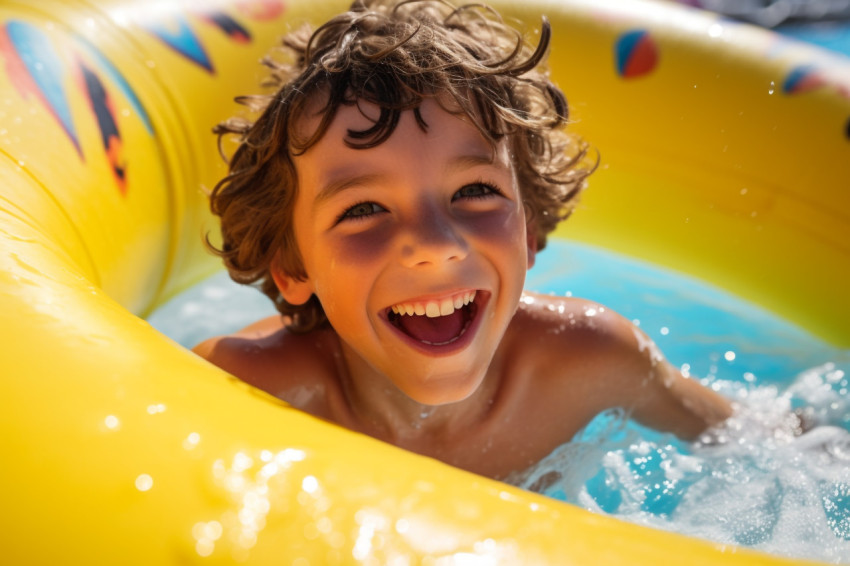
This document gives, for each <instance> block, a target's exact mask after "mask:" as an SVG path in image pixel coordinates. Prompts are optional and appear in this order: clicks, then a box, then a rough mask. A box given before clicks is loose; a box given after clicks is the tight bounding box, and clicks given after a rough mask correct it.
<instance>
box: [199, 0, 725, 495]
mask: <svg viewBox="0 0 850 566" xmlns="http://www.w3.org/2000/svg"><path fill="white" fill-rule="evenodd" d="M548 42H549V26H548V24H547V23H546V22H545V21H544V25H543V31H542V33H541V39H540V42H539V44H538V45H537V47H536V48H532V47H531V46H529V45H528V44H526V43H525V42H523V41H522V39H521V38H520V36H519V35H518V33H517V32H515V31H514V30H513V29H512V28H510V27H508V26H506V25H504V24H503V23H502V22H501V21H500V20H499V18H498V17H497V16H496V15H495V14H494V13H493V12H492V11H489V10H487V9H485V8H481V7H480V6H479V7H474V6H467V7H461V8H459V9H454V8H452V7H451V6H449V5H448V4H446V3H442V2H432V1H413V2H386V1H374V2H368V1H367V2H355V4H354V5H353V6H352V8H351V9H350V10H349V11H348V12H346V13H345V14H342V15H340V16H338V17H337V18H334V19H333V20H331V21H330V22H328V23H327V24H325V25H324V26H322V27H321V28H319V29H318V30H317V31H316V32H315V33H314V34H313V35H312V36H306V35H303V34H293V35H290V36H288V37H287V38H286V39H285V40H284V44H285V45H286V46H287V47H288V48H289V49H291V50H292V51H294V53H295V62H294V63H293V64H292V65H288V66H284V65H278V64H274V63H269V64H270V66H272V67H273V77H274V79H275V80H277V81H278V85H279V87H280V88H279V91H278V92H277V93H276V94H275V95H274V96H272V97H268V98H266V99H264V100H263V101H262V105H261V106H262V109H263V113H262V115H261V116H260V118H259V119H258V120H257V121H256V122H253V123H249V122H240V121H233V122H230V123H228V124H226V125H224V126H223V127H222V128H221V129H220V132H223V133H226V132H236V133H239V134H241V135H242V140H243V141H242V143H241V145H240V147H239V149H238V150H237V152H236V153H235V155H234V156H233V158H232V160H231V163H230V175H229V176H228V177H227V178H225V179H224V180H223V181H222V182H221V183H220V184H219V185H218V186H217V187H216V188H215V190H214V191H213V194H212V197H211V198H212V200H211V203H212V210H213V212H215V213H216V214H218V215H219V216H221V219H222V235H223V246H222V249H221V250H219V253H220V254H221V255H222V257H223V258H224V260H225V264H226V265H227V267H228V269H229V270H230V273H231V276H232V277H233V278H234V279H235V280H237V281H239V282H243V283H251V282H259V283H260V285H261V287H262V289H263V290H264V292H266V294H268V295H269V296H270V297H271V298H272V299H273V300H274V301H275V303H276V305H277V306H278V309H279V310H280V312H281V313H282V315H283V316H276V317H272V318H269V319H266V320H263V321H259V322H257V323H255V324H253V325H251V326H249V327H248V328H246V329H244V330H242V331H240V332H238V333H236V334H235V335H232V336H226V337H218V338H213V339H211V340H208V341H206V342H204V343H202V344H200V345H199V346H197V347H196V348H195V351H196V352H197V353H199V354H200V355H202V356H203V357H205V358H207V359H208V360H210V361H211V362H212V363H214V364H216V365H218V366H220V367H222V368H223V369H225V370H227V371H229V372H230V373H232V374H234V375H236V376H237V377H239V378H241V379H242V380H244V381H246V382H248V383H250V384H252V385H254V386H256V387H258V388H260V389H263V390H265V391H267V392H269V393H271V394H272V395H275V396H277V397H279V398H281V399H283V400H286V401H288V402H289V403H291V404H292V405H294V406H295V407H297V408H300V409H302V410H304V411H307V412H309V413H312V414H314V415H316V416H318V417H321V418H325V419H328V420H331V421H333V422H336V423H339V424H341V425H343V426H346V427H348V428H350V429H353V430H356V431H360V432H363V433H365V434H368V435H371V436H373V437H375V438H378V439H381V440H384V441H387V442H390V443H393V444H395V445H397V446H400V447H402V448H405V449H408V450H411V451H414V452H417V453H420V454H425V455H429V456H432V457H435V458H438V459H440V460H443V461H445V462H447V463H449V464H452V465H455V466H458V467H461V468H464V469H467V470H470V471H473V472H477V473H480V474H484V475H488V476H491V477H495V478H504V477H506V476H507V475H509V474H510V473H511V472H517V471H522V470H524V469H526V468H527V467H529V466H530V465H532V464H534V463H535V462H537V461H538V460H540V459H541V458H543V457H544V456H546V455H547V454H548V453H549V452H551V451H552V450H553V449H554V448H556V447H557V446H559V445H561V444H563V443H565V442H568V441H569V440H570V439H571V438H572V437H573V435H574V434H575V433H576V432H577V431H579V430H580V429H581V428H582V427H583V426H585V425H586V424H587V423H588V422H589V421H590V420H591V419H592V418H593V417H594V416H595V415H596V414H598V413H599V412H601V411H604V410H606V409H609V408H614V407H622V408H625V409H626V410H628V411H629V412H630V414H631V416H632V417H633V418H635V419H637V420H638V421H640V422H642V423H644V424H646V425H649V426H652V427H655V428H659V429H662V430H668V431H671V432H674V433H676V434H678V435H680V436H683V437H686V438H692V437H695V436H696V435H698V434H699V433H701V432H702V431H704V430H705V429H706V428H707V427H710V426H712V425H715V424H718V423H720V422H721V421H723V420H724V419H726V418H727V417H728V416H729V415H730V414H731V409H730V406H729V404H728V403H727V402H726V401H725V400H724V399H723V398H722V397H719V396H718V395H716V394H715V393H713V392H712V391H710V390H707V389H705V388H703V387H702V386H701V385H699V384H698V383H697V382H695V381H691V380H688V379H686V378H685V377H683V376H682V375H681V373H680V372H679V371H678V370H676V369H675V368H673V367H672V366H671V365H670V364H668V363H667V362H666V361H664V359H663V357H662V356H661V354H660V353H659V352H658V350H657V349H656V348H655V346H654V345H653V344H652V342H651V341H650V340H649V339H648V338H647V337H646V336H645V335H643V334H642V333H641V332H640V331H639V330H637V329H636V328H634V327H633V325H632V324H631V323H630V322H628V321H626V320H625V319H623V318H622V317H620V316H619V315H617V314H615V313H613V312H612V311H610V310H607V309H605V308H604V307H602V306H599V305H596V304H594V303H590V302H588V301H584V300H581V299H574V298H555V297H548V296H547V297H544V296H539V295H535V294H532V293H524V291H523V285H524V282H525V273H526V270H527V269H528V268H529V267H530V266H531V265H532V264H533V262H534V257H535V254H536V253H538V251H539V250H541V249H542V248H543V247H544V246H545V243H546V236H547V234H548V233H549V232H550V231H551V230H552V229H553V228H554V227H555V225H556V224H557V223H558V222H559V221H560V220H562V219H564V218H565V217H566V216H567V215H568V214H569V213H570V211H571V210H572V209H573V207H574V206H575V199H576V197H577V195H578V193H579V192H580V190H581V189H582V188H583V186H584V182H585V181H584V180H585V177H586V176H587V175H588V174H589V172H590V170H592V166H587V165H586V164H585V161H586V160H585V146H584V145H583V144H582V143H581V142H580V140H578V139H576V138H574V137H572V136H569V135H568V134H566V133H565V132H564V125H565V123H566V118H567V106H566V101H565V99H564V97H563V94H561V92H560V91H559V90H557V88H556V87H554V85H552V83H551V82H550V81H549V79H548V77H547V75H546V73H545V71H544V70H542V69H541V66H540V64H541V61H542V60H543V59H544V57H545V53H546V50H547V48H548Z"/></svg>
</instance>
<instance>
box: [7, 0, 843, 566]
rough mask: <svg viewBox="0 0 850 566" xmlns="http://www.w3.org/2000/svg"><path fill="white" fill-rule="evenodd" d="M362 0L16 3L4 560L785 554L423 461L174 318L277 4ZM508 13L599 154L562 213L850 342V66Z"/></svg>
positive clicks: (651, 30) (619, 18)
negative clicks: (542, 26) (254, 371)
mask: <svg viewBox="0 0 850 566" xmlns="http://www.w3.org/2000/svg"><path fill="white" fill-rule="evenodd" d="M345 3H346V2H345V0H334V1H330V0H311V1H309V2H308V1H306V0H299V1H297V2H296V1H292V2H290V1H287V0H231V1H229V2H190V1H186V2H141V1H137V2H131V1H125V2H121V1H118V0H115V1H109V0H100V1H98V2H86V1H84V0H73V1H72V0H42V1H40V2H38V3H32V2H30V1H29V0H5V1H4V2H3V3H2V5H0V58H1V59H2V62H3V68H2V71H0V152H2V156H0V317H2V324H0V344H2V356H0V374H2V379H0V400H1V401H0V403H2V410H0V434H2V439H3V440H2V466H0V485H2V490H3V496H2V506H0V507H1V508H2V512H1V513H0V533H2V535H0V536H2V545H0V562H2V563H4V564H195V563H197V564H229V563H233V562H234V561H236V562H241V561H247V562H249V563H251V564H286V565H290V564H291V565H296V566H299V565H309V564H313V565H318V564H435V565H438V564H439V565H442V564H586V565H600V564H605V565H610V564H630V565H637V564H646V565H650V564H653V565H655V564H681V563H683V562H684V561H686V562H687V563H688V564H693V565H698V564H742V565H743V564H746V565H752V564H780V563H782V561H781V560H780V559H777V558H773V557H768V556H764V555H759V554H755V553H752V552H749V551H745V550H742V549H737V548H730V547H718V546H716V545H712V544H708V543H705V542H701V541H698V540H692V539H688V538H684V537H680V536H677V535H673V534H669V533H663V532H658V531H653V530H649V529H645V528H642V527H638V526H634V525H630V524H625V523H622V522H620V521H617V520H614V519H610V518H606V517H602V516H598V515H592V514H590V513H587V512H585V511H583V510H580V509H577V508H574V507H571V506H568V505H565V504H561V503H559V502H556V501H552V500H548V499H545V498H542V497H539V496H535V495H533V494H529V493H525V492H522V491H519V490H517V489H514V488H511V487H508V486H506V485H503V484H500V483H497V482H494V481H490V480H486V479H483V478H480V477H477V476H474V475H471V474H468V473H464V472H461V471H458V470H455V469H452V468H450V467H448V466H446V465H443V464H440V463H438V462H435V461H432V460H429V459H426V458H423V457H419V456H415V455H412V454H408V453H404V452H402V451H400V450H397V449H394V448H393V447H390V446H387V445H384V444H382V443H379V442H377V441H374V440H371V439H369V438H366V437H363V436H360V435H357V434H354V433H351V432H348V431H345V430H341V429H339V428H337V427H334V426H332V425H329V424H326V423H324V422H321V421H319V420H317V419H314V418H311V417H309V416H307V415H305V414H302V413H300V412H298V411H295V410H293V409H290V408H288V407H286V406H284V405H283V404H282V403H280V402H276V401H274V400H273V399H271V398H270V397H268V396H266V395H263V394H260V393H257V392H256V391H253V390H250V389H249V388H248V387H246V386H244V385H243V384H241V383H239V382H237V381H236V380H234V379H233V378H231V377H229V376H227V375H226V374H224V373H222V372H221V371H219V370H217V369H215V368H213V367H211V366H210V365H208V364H207V363H205V362H204V361H202V360H200V359H198V358H197V357H195V356H194V355H193V354H191V353H190V352H188V351H186V350H185V349H183V348H181V347H179V346H177V345H176V344H174V343H173V342H172V341H170V340H169V339H167V338H166V337H164V336H162V335H161V334H159V333H158V332H156V331H155V330H153V329H152V328H151V327H150V326H149V325H148V324H147V323H146V322H144V320H143V319H141V318H139V316H143V315H144V314H145V313H147V312H150V311H151V310H152V309H153V308H155V307H156V305H158V304H161V303H162V302H164V301H165V300H166V299H168V298H170V297H171V296H173V295H174V294H175V293H176V292H178V291H180V290H182V289H184V288H186V287H187V286H188V285H190V284H193V283H195V282H197V281H198V280H199V279H200V278H202V277H203V276H205V275H207V274H209V273H210V272H211V271H212V270H214V269H216V266H217V264H216V261H215V259H213V258H212V257H210V256H209V255H207V254H205V253H204V251H203V247H202V245H201V239H202V235H203V234H204V233H205V232H206V231H207V230H209V229H210V228H211V227H212V224H211V220H210V219H209V217H208V215H207V213H206V203H205V197H204V192H203V191H204V188H205V187H211V186H212V185H213V184H214V183H215V182H216V180H217V179H218V178H219V177H221V175H222V174H223V173H224V165H223V163H222V162H221V160H220V158H219V157H218V153H217V150H216V147H215V140H214V139H213V137H212V136H211V134H210V133H209V132H210V128H211V126H212V125H213V124H215V123H216V122H218V121H220V120H221V119H223V118H226V117H228V116H230V115H231V114H232V113H234V112H235V105H234V104H233V103H232V99H233V97H234V96H236V95H239V94H244V93H248V92H253V91H254V90H255V89H256V85H257V84H258V83H259V81H260V79H261V78H262V69H261V67H260V66H259V65H257V64H255V61H258V60H259V58H260V57H261V56H262V54H264V53H265V52H266V51H267V49H268V48H269V46H270V45H272V44H273V43H274V41H275V39H276V38H277V37H278V36H279V35H280V34H281V32H282V30H283V29H284V28H285V26H293V25H298V24H299V23H301V22H303V21H305V20H310V21H318V20H322V19H324V18H326V17H327V16H328V15H329V14H331V13H332V12H336V11H338V10H339V9H340V8H341V7H343V5H344V4H345ZM494 4H495V5H497V6H499V7H500V8H503V9H504V10H505V11H507V12H510V13H511V14H512V15H515V16H517V17H519V18H521V19H522V20H524V21H525V22H527V24H528V29H529V32H530V33H534V30H538V29H539V16H540V14H543V13H545V14H547V15H548V16H549V18H550V20H551V21H552V22H553V25H554V32H555V39H554V46H553V53H554V57H553V60H552V64H553V73H554V75H555V77H556V80H557V81H558V82H559V83H560V84H561V86H562V87H563V88H564V90H565V91H566V93H567V95H568V97H569V99H570V102H571V105H572V109H573V117H574V118H575V119H576V120H577V123H576V124H575V126H576V128H577V129H578V130H579V131H580V132H581V133H582V134H583V135H584V136H585V137H586V138H587V139H588V140H590V141H591V142H592V143H593V144H594V145H595V146H596V147H597V148H599V149H600V151H601V155H602V165H601V167H600V170H599V171H598V173H597V174H595V175H594V178H593V179H592V185H591V189H590V190H589V191H588V193H587V196H586V198H585V199H584V201H583V204H582V206H581V209H580V210H579V211H578V212H577V213H576V214H575V215H574V217H573V218H572V219H571V220H570V221H569V222H568V223H566V224H565V225H564V227H563V229H562V232H561V235H563V236H567V237H570V238H575V239H580V240H584V241H588V242H592V243H595V244H599V245H603V246H607V247H609V248H611V249H615V250H618V251H622V252H626V253H629V254H632V255H635V256H637V257H640V258H643V259H647V260H650V261H653V262H656V263H659V264H662V265H668V266H673V267H675V268H677V269H680V270H683V271H686V272H689V273H692V274H695V275H698V276H701V277H704V278H706V279H709V280H711V281H713V282H715V283H717V284H718V285H720V286H723V287H725V288H727V289H729V290H731V291H733V292H735V293H737V294H739V295H741V296H743V297H745V298H748V299H750V300H752V301H754V302H756V303H758V304H761V305H763V306H766V307H767V308H769V309H771V310H773V311H775V312H776V313H779V314H781V315H783V316H785V317H786V318H788V319H789V320H792V321H794V322H797V323H799V324H800V325H802V326H804V327H805V328H807V329H809V330H810V331H812V332H813V333H815V334H817V335H819V336H821V337H823V338H824V339H826V340H828V341H830V342H832V343H834V344H836V345H838V346H841V347H847V346H850V324H848V320H850V301H848V300H847V298H846V294H845V293H846V288H847V283H846V281H847V280H848V278H850V237H848V236H850V191H848V186H850V64H848V61H847V60H846V59H842V58H839V57H837V56H835V57H832V56H829V55H827V54H825V53H824V52H821V51H817V50H815V49H813V48H808V47H804V46H800V45H798V44H794V43H790V42H787V41H784V40H782V39H780V38H779V37H777V36H775V35H772V34H769V33H767V32H762V31H759V30H756V29H752V28H749V27H747V26H743V25H740V24H734V23H731V22H728V21H724V20H720V19H717V18H715V17H711V16H707V15H703V14H701V13H698V12H696V11H692V10H687V9H684V8H680V7H677V6H675V5H672V4H665V3H657V2H648V1H646V2H645V1H640V0H631V1H627V0H617V1H613V0H612V1H607V2H599V1H598V0H562V1H559V2H556V1H554V0H533V1H524V2H509V1H507V0H500V1H497V2H494Z"/></svg>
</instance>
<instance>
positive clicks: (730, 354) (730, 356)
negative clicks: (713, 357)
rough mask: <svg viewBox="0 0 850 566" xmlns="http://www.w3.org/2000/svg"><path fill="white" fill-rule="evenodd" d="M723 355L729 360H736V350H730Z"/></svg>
mask: <svg viewBox="0 0 850 566" xmlns="http://www.w3.org/2000/svg"><path fill="white" fill-rule="evenodd" d="M723 357H724V358H725V359H726V361H727V362H734V361H735V352H733V351H732V350H729V351H728V352H726V353H725V354H723Z"/></svg>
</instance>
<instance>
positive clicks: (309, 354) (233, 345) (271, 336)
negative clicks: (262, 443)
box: [192, 316, 339, 416]
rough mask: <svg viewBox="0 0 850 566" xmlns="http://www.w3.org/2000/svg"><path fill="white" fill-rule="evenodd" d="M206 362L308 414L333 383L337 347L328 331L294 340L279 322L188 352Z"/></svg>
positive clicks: (260, 324) (318, 410)
mask: <svg viewBox="0 0 850 566" xmlns="http://www.w3.org/2000/svg"><path fill="white" fill-rule="evenodd" d="M192 351H193V352H195V353H196V354H198V355H199V356H201V357H203V358H204V359H206V360H207V361H209V362H211V363H213V364H214V365H216V366H218V367H220V368H221V369H223V370H225V371H227V372H228V373H230V374H232V375H234V376H236V377H238V378H239V379H241V380H242V381H245V382H246V383H249V384H251V385H253V386H255V387H257V388H259V389H262V390H264V391H266V392H268V393H270V394H272V395H274V396H275V397H278V398H280V399H283V400H284V401H287V402H289V403H290V404H292V405H294V406H296V407H298V408H300V409H304V410H306V411H308V412H311V413H313V414H317V415H320V416H321V415H322V414H323V413H324V412H325V410H324V408H323V407H321V406H319V404H321V403H322V400H323V399H325V398H326V394H327V393H328V391H327V389H328V387H329V386H332V384H333V383H336V379H335V376H336V373H337V365H336V360H337V359H338V356H339V342H338V340H337V339H336V335H335V334H334V333H333V331H332V330H329V329H328V330H321V329H320V330H315V331H312V332H308V333H304V334H295V333H293V332H290V331H289V330H287V329H286V328H285V327H284V326H283V324H282V322H281V320H280V317H277V316H273V317H269V318H267V319H263V320H260V321H258V322H256V323H254V324H252V325H250V326H248V327H246V328H244V329H242V330H240V331H239V332H236V333H234V334H230V335H226V336H217V337H215V338H210V339H209V340H205V341H204V342H201V343H200V344H198V345H197V346H195V347H194V348H193V349H192Z"/></svg>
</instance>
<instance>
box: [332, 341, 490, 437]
mask: <svg viewBox="0 0 850 566" xmlns="http://www.w3.org/2000/svg"><path fill="white" fill-rule="evenodd" d="M340 349H341V351H342V356H341V358H340V361H339V376H340V385H341V388H342V391H343V395H344V396H345V401H346V404H347V409H348V411H349V412H350V417H351V419H352V420H353V421H354V422H355V426H354V427H352V428H356V429H359V430H361V431H362V432H365V433H367V434H369V435H370V436H375V437H377V438H380V439H382V440H385V441H387V442H390V443H392V444H395V445H397V446H402V447H408V448H410V444H411V443H412V444H416V443H417V441H418V440H423V439H428V440H429V441H432V442H433V441H439V439H440V438H441V437H447V436H451V435H454V434H456V433H457V431H463V430H467V429H468V427H470V426H474V425H475V423H479V422H481V420H482V419H484V418H485V417H486V415H487V414H488V413H489V410H490V407H491V406H492V403H493V395H494V393H495V390H496V388H494V387H493V384H492V382H493V381H494V380H493V379H488V378H485V379H484V383H482V386H481V387H479V388H478V389H477V390H476V391H475V392H474V393H473V394H472V395H471V396H470V397H468V398H466V399H464V400H462V401H458V402H455V403H448V404H444V405H427V404H422V403H419V402H417V401H415V400H413V399H411V398H410V397H408V396H407V395H406V394H405V393H404V392H403V391H401V390H400V389H399V388H398V387H396V385H395V384H394V383H392V382H391V381H390V380H389V379H387V378H386V377H385V376H384V375H383V374H381V373H380V372H378V371H376V370H375V369H374V368H373V367H372V366H371V365H369V364H368V363H367V362H365V361H364V360H363V359H362V358H361V357H360V356H359V355H358V354H357V353H356V352H354V351H352V350H351V349H350V348H349V347H348V346H347V345H345V344H344V343H342V342H341V343H340ZM489 373H490V372H488V374H489ZM488 377H489V376H488Z"/></svg>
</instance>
